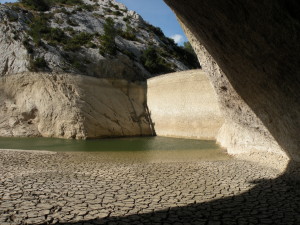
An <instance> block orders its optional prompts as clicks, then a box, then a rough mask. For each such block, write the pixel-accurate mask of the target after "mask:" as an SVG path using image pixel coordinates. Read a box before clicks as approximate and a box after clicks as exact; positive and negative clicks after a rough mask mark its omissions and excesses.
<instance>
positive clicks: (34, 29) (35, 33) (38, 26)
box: [23, 14, 95, 51]
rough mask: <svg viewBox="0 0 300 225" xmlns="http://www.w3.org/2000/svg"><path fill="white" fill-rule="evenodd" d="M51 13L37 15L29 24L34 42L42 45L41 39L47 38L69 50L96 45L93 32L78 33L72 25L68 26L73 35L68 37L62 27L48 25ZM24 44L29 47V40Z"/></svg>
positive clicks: (55, 44)
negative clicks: (93, 42)
mask: <svg viewBox="0 0 300 225" xmlns="http://www.w3.org/2000/svg"><path fill="white" fill-rule="evenodd" d="M49 16H50V15H45V14H41V15H40V16H35V17H33V19H32V22H31V24H30V25H29V27H30V30H29V31H28V34H29V35H30V36H31V37H32V40H33V42H34V43H35V45H36V46H40V45H41V43H42V42H41V40H42V39H43V40H46V41H47V42H48V43H49V44H50V45H53V46H57V45H61V46H63V47H64V49H65V50H67V51H75V50H78V49H80V47H81V46H85V45H86V46H90V47H95V46H94V45H93V44H92V43H91V41H92V39H93V37H94V35H92V34H88V33H85V32H81V33H79V34H76V33H75V31H74V29H72V28H71V27H68V28H66V29H65V30H66V31H68V32H69V33H70V34H71V35H72V37H68V36H67V35H66V34H65V32H64V31H63V30H62V29H59V28H52V27H50V26H49V25H48V23H47V20H48V17H49ZM23 44H24V46H25V47H26V46H27V47H26V48H27V50H28V51H31V50H30V49H29V46H30V45H29V41H28V40H25V41H24V42H23Z"/></svg>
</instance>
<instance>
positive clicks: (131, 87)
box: [0, 73, 152, 139]
mask: <svg viewBox="0 0 300 225" xmlns="http://www.w3.org/2000/svg"><path fill="white" fill-rule="evenodd" d="M145 101H146V90H145V85H141V84H135V83H130V82H128V81H125V80H115V79H114V80H109V79H97V78H93V77H87V76H80V75H73V74H59V75H58V74H50V73H23V74H18V75H11V76H5V77H2V78H0V115H1V118H0V136H12V137H22V136H27V137H28V136H42V137H57V138H76V139H86V138H100V137H119V136H142V135H151V134H152V130H151V129H150V125H149V122H148V121H149V120H148V114H147V112H146V109H145Z"/></svg>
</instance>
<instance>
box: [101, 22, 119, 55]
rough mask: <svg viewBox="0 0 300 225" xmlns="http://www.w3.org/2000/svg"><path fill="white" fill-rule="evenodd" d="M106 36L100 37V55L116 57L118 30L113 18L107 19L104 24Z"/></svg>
mask: <svg viewBox="0 0 300 225" xmlns="http://www.w3.org/2000/svg"><path fill="white" fill-rule="evenodd" d="M103 28H104V34H103V35H102V36H101V37H100V41H101V47H100V54H109V55H116V53H117V45H116V42H115V38H116V36H117V33H118V32H117V30H116V28H115V23H114V21H113V19H112V18H107V19H106V20H105V24H104V27H103Z"/></svg>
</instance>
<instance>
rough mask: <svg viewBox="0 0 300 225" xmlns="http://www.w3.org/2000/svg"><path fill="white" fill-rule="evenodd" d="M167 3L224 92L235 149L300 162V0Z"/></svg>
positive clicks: (229, 144) (225, 131) (225, 133)
mask: <svg viewBox="0 0 300 225" xmlns="http://www.w3.org/2000/svg"><path fill="white" fill-rule="evenodd" d="M165 2H166V3H167V4H168V5H169V6H170V7H171V8H172V9H173V10H174V12H175V13H176V15H177V16H178V18H179V20H180V21H181V22H182V23H183V24H184V25H183V27H184V28H185V30H186V33H187V34H188V36H189V39H190V41H191V43H192V45H193V47H194V48H195V50H196V52H197V55H198V58H199V60H200V62H201V64H202V68H203V70H204V71H205V72H207V74H208V76H209V79H210V81H211V83H212V84H213V86H214V89H215V91H216V93H217V95H218V98H219V102H220V108H221V111H222V114H223V115H224V117H225V120H226V122H225V123H224V125H223V126H222V128H221V130H220V133H219V135H218V137H217V139H218V141H219V142H220V143H221V144H222V145H223V146H224V147H226V148H227V149H228V151H229V153H231V154H247V155H249V156H251V155H255V154H258V155H259V156H262V155H265V156H266V159H267V160H268V156H269V155H276V156H279V157H282V160H283V161H285V160H284V159H287V158H290V159H292V160H294V161H300V138H299V134H300V101H299V99H300V92H299V90H300V75H299V71H300V70H299V69H300V68H299V66H300V64H299V60H300V57H299V52H300V45H299V30H300V19H299V14H297V12H296V10H295V9H299V2H297V1H286V2H281V1H278V0H275V1H272V2H270V1H246V2H245V1H242V0H238V1H232V0H229V1H223V2H220V1H217V0H211V1H193V0H187V1H186V0H175V1H174V0H172V1H171V0H165ZM258 158H259V157H258Z"/></svg>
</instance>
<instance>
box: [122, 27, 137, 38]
mask: <svg viewBox="0 0 300 225" xmlns="http://www.w3.org/2000/svg"><path fill="white" fill-rule="evenodd" d="M135 33H136V30H135V29H134V28H133V27H132V26H130V25H129V24H128V23H127V24H126V30H125V31H121V32H120V36H121V37H123V38H125V39H127V40H129V41H136V40H137V38H136V35H135Z"/></svg>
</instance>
